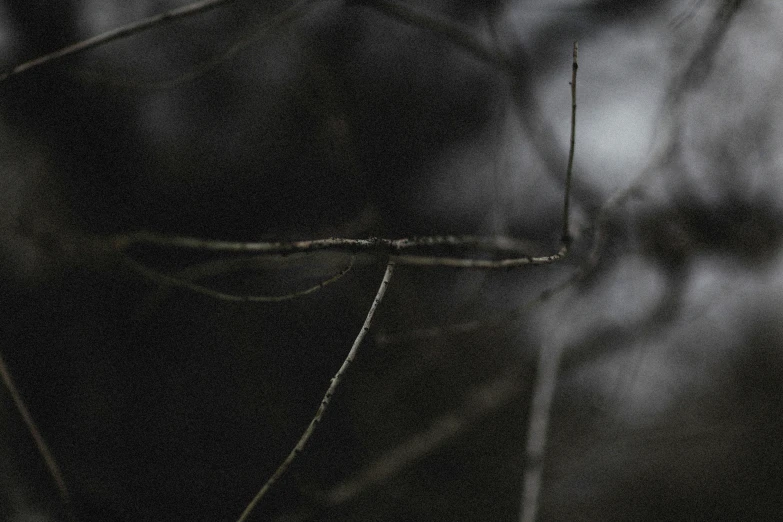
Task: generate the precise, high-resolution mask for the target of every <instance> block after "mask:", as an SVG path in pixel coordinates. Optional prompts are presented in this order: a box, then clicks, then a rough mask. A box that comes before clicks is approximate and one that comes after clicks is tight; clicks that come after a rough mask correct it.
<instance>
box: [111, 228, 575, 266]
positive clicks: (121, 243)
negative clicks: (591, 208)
mask: <svg viewBox="0 0 783 522" xmlns="http://www.w3.org/2000/svg"><path fill="white" fill-rule="evenodd" d="M111 243H112V244H113V245H114V247H115V248H116V249H117V250H119V251H124V250H126V249H127V248H129V247H130V246H132V245H136V244H147V245H156V246H164V247H173V248H184V249H193V250H204V251H212V252H233V253H269V254H287V253H293V252H314V251H317V250H327V249H329V250H343V251H348V252H370V253H376V254H379V255H384V256H386V255H392V260H393V261H394V262H395V263H397V264H400V265H417V266H441V267H454V268H479V269H493V268H513V267H518V266H525V265H542V264H548V263H552V262H554V261H557V260H559V259H562V258H563V257H564V256H565V255H566V253H567V252H568V245H567V244H564V245H563V246H562V247H561V248H560V250H558V252H557V253H555V254H550V255H544V256H532V255H527V254H522V253H521V252H516V251H515V249H516V248H518V247H519V246H528V245H529V243H527V242H525V241H522V240H518V239H513V238H506V237H499V238H492V237H475V236H431V237H421V238H411V239H409V238H404V239H383V238H370V239H347V238H327V239H313V240H306V241H292V242H273V243H266V242H241V241H220V240H210V239H200V238H195V237H184V236H165V235H158V234H151V233H147V232H137V233H133V234H122V235H118V236H115V237H114V238H112V239H111ZM438 246H449V247H460V248H468V247H471V248H474V249H483V250H485V251H486V252H488V253H498V252H513V253H516V254H517V256H515V257H509V258H504V259H497V260H490V259H467V258H455V257H440V256H424V255H394V254H398V253H400V252H402V251H404V250H407V249H416V248H419V249H421V248H432V247H438Z"/></svg>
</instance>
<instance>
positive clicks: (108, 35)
mask: <svg viewBox="0 0 783 522" xmlns="http://www.w3.org/2000/svg"><path fill="white" fill-rule="evenodd" d="M231 1H233V0H202V1H201V2H194V3H192V4H188V5H184V6H182V7H177V8H175V9H172V10H170V11H166V12H165V13H160V14H157V15H154V16H150V17H148V18H144V19H142V20H138V21H136V22H133V23H130V24H127V25H123V26H122V27H118V28H116V29H112V30H111V31H106V32H105V33H102V34H99V35H96V36H93V37H92V38H88V39H86V40H82V41H81V42H77V43H75V44H73V45H69V46H67V47H63V48H62V49H58V50H57V51H54V52H52V53H49V54H46V55H44V56H39V57H38V58H35V59H33V60H30V61H27V62H25V63H22V64H19V65H17V66H16V67H14V68H13V69H11V70H10V71H8V72H6V73H3V74H0V82H3V81H5V80H7V79H8V78H10V77H11V76H16V75H17V74H21V73H23V72H25V71H29V70H31V69H35V68H37V67H40V66H42V65H45V64H48V63H51V62H54V61H57V60H60V59H62V58H66V57H68V56H73V55H75V54H78V53H81V52H84V51H87V50H89V49H93V48H95V47H99V46H101V45H105V44H107V43H109V42H112V41H114V40H119V39H121V38H127V37H128V36H131V35H134V34H137V33H141V32H143V31H147V30H149V29H152V28H154V27H158V26H161V25H164V24H167V23H171V22H174V21H176V20H180V19H182V18H185V17H188V16H193V15H196V14H200V13H203V12H206V11H208V10H210V9H214V8H216V7H219V6H221V5H223V4H226V3H229V2H231Z"/></svg>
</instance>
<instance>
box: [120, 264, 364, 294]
mask: <svg viewBox="0 0 783 522" xmlns="http://www.w3.org/2000/svg"><path fill="white" fill-rule="evenodd" d="M354 259H355V256H351V259H350V261H349V262H348V264H347V265H346V266H345V268H343V269H342V270H341V271H340V272H338V273H337V274H335V275H333V276H332V277H330V278H328V279H324V280H323V281H320V282H318V283H317V284H315V285H313V286H310V287H308V288H305V289H302V290H297V291H296V292H291V293H288V294H283V295H274V296H266V295H239V294H231V293H227V292H220V291H218V290H214V289H212V288H209V287H207V286H204V285H200V284H197V283H193V282H191V281H189V280H188V279H186V278H184V277H176V276H171V275H168V274H164V273H163V272H159V271H157V270H154V269H152V268H149V267H146V266H144V265H142V264H141V263H139V262H137V261H135V260H133V259H131V258H130V257H128V256H125V257H124V261H125V263H126V264H127V265H128V266H129V267H131V268H132V269H133V270H135V271H136V272H138V273H140V274H141V275H143V276H144V277H146V278H148V279H150V280H151V281H154V282H156V283H161V284H165V285H169V286H175V287H178V288H184V289H186V290H190V291H192V292H196V293H198V294H202V295H206V296H207V297H212V298H215V299H218V300H221V301H239V302H245V303H279V302H282V301H290V300H291V299H296V298H297V297H302V296H305V295H308V294H312V293H313V292H317V291H318V290H320V289H321V288H323V287H325V286H328V285H330V284H332V283H334V282H336V281H339V280H340V279H342V277H343V276H344V275H345V274H347V273H348V272H350V270H351V268H353V263H354ZM224 273H226V272H224Z"/></svg>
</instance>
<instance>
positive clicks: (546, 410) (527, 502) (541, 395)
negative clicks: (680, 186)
mask: <svg viewBox="0 0 783 522" xmlns="http://www.w3.org/2000/svg"><path fill="white" fill-rule="evenodd" d="M578 50H579V47H578V45H577V43H576V42H574V63H573V69H572V73H571V107H572V109H571V152H570V153H569V158H568V173H567V174H566V176H567V178H570V177H571V169H572V167H573V153H574V139H575V133H576V124H575V121H576V71H577V68H578V65H577V59H578ZM565 215H566V216H567V213H566V214H565ZM566 233H567V231H566ZM565 240H567V237H566V239H565ZM562 355H563V346H562V344H559V343H558V344H554V345H551V346H547V345H544V346H542V347H541V350H540V352H539V354H538V367H537V368H536V382H535V385H534V387H533V395H532V400H531V404H530V413H529V419H528V430H527V440H526V442H525V472H524V478H523V484H522V500H521V504H522V505H521V507H520V510H519V521H520V522H535V520H536V516H537V514H538V507H539V498H540V496H541V487H542V482H543V475H544V457H545V452H546V440H547V432H548V430H549V419H550V416H551V413H552V403H553V401H554V396H555V390H556V389H557V376H558V371H559V369H560V361H561V359H562Z"/></svg>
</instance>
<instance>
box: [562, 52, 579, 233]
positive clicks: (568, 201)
mask: <svg viewBox="0 0 783 522" xmlns="http://www.w3.org/2000/svg"><path fill="white" fill-rule="evenodd" d="M578 51H579V44H578V43H577V42H574V63H573V66H572V67H571V143H570V145H569V148H568V167H567V168H566V184H565V201H564V203H563V243H565V244H568V243H570V241H571V234H570V232H569V218H570V216H569V214H570V211H571V176H572V172H573V170H574V145H575V143H576V70H577V69H578V68H579V64H578V63H577V57H578V56H577V55H578Z"/></svg>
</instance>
